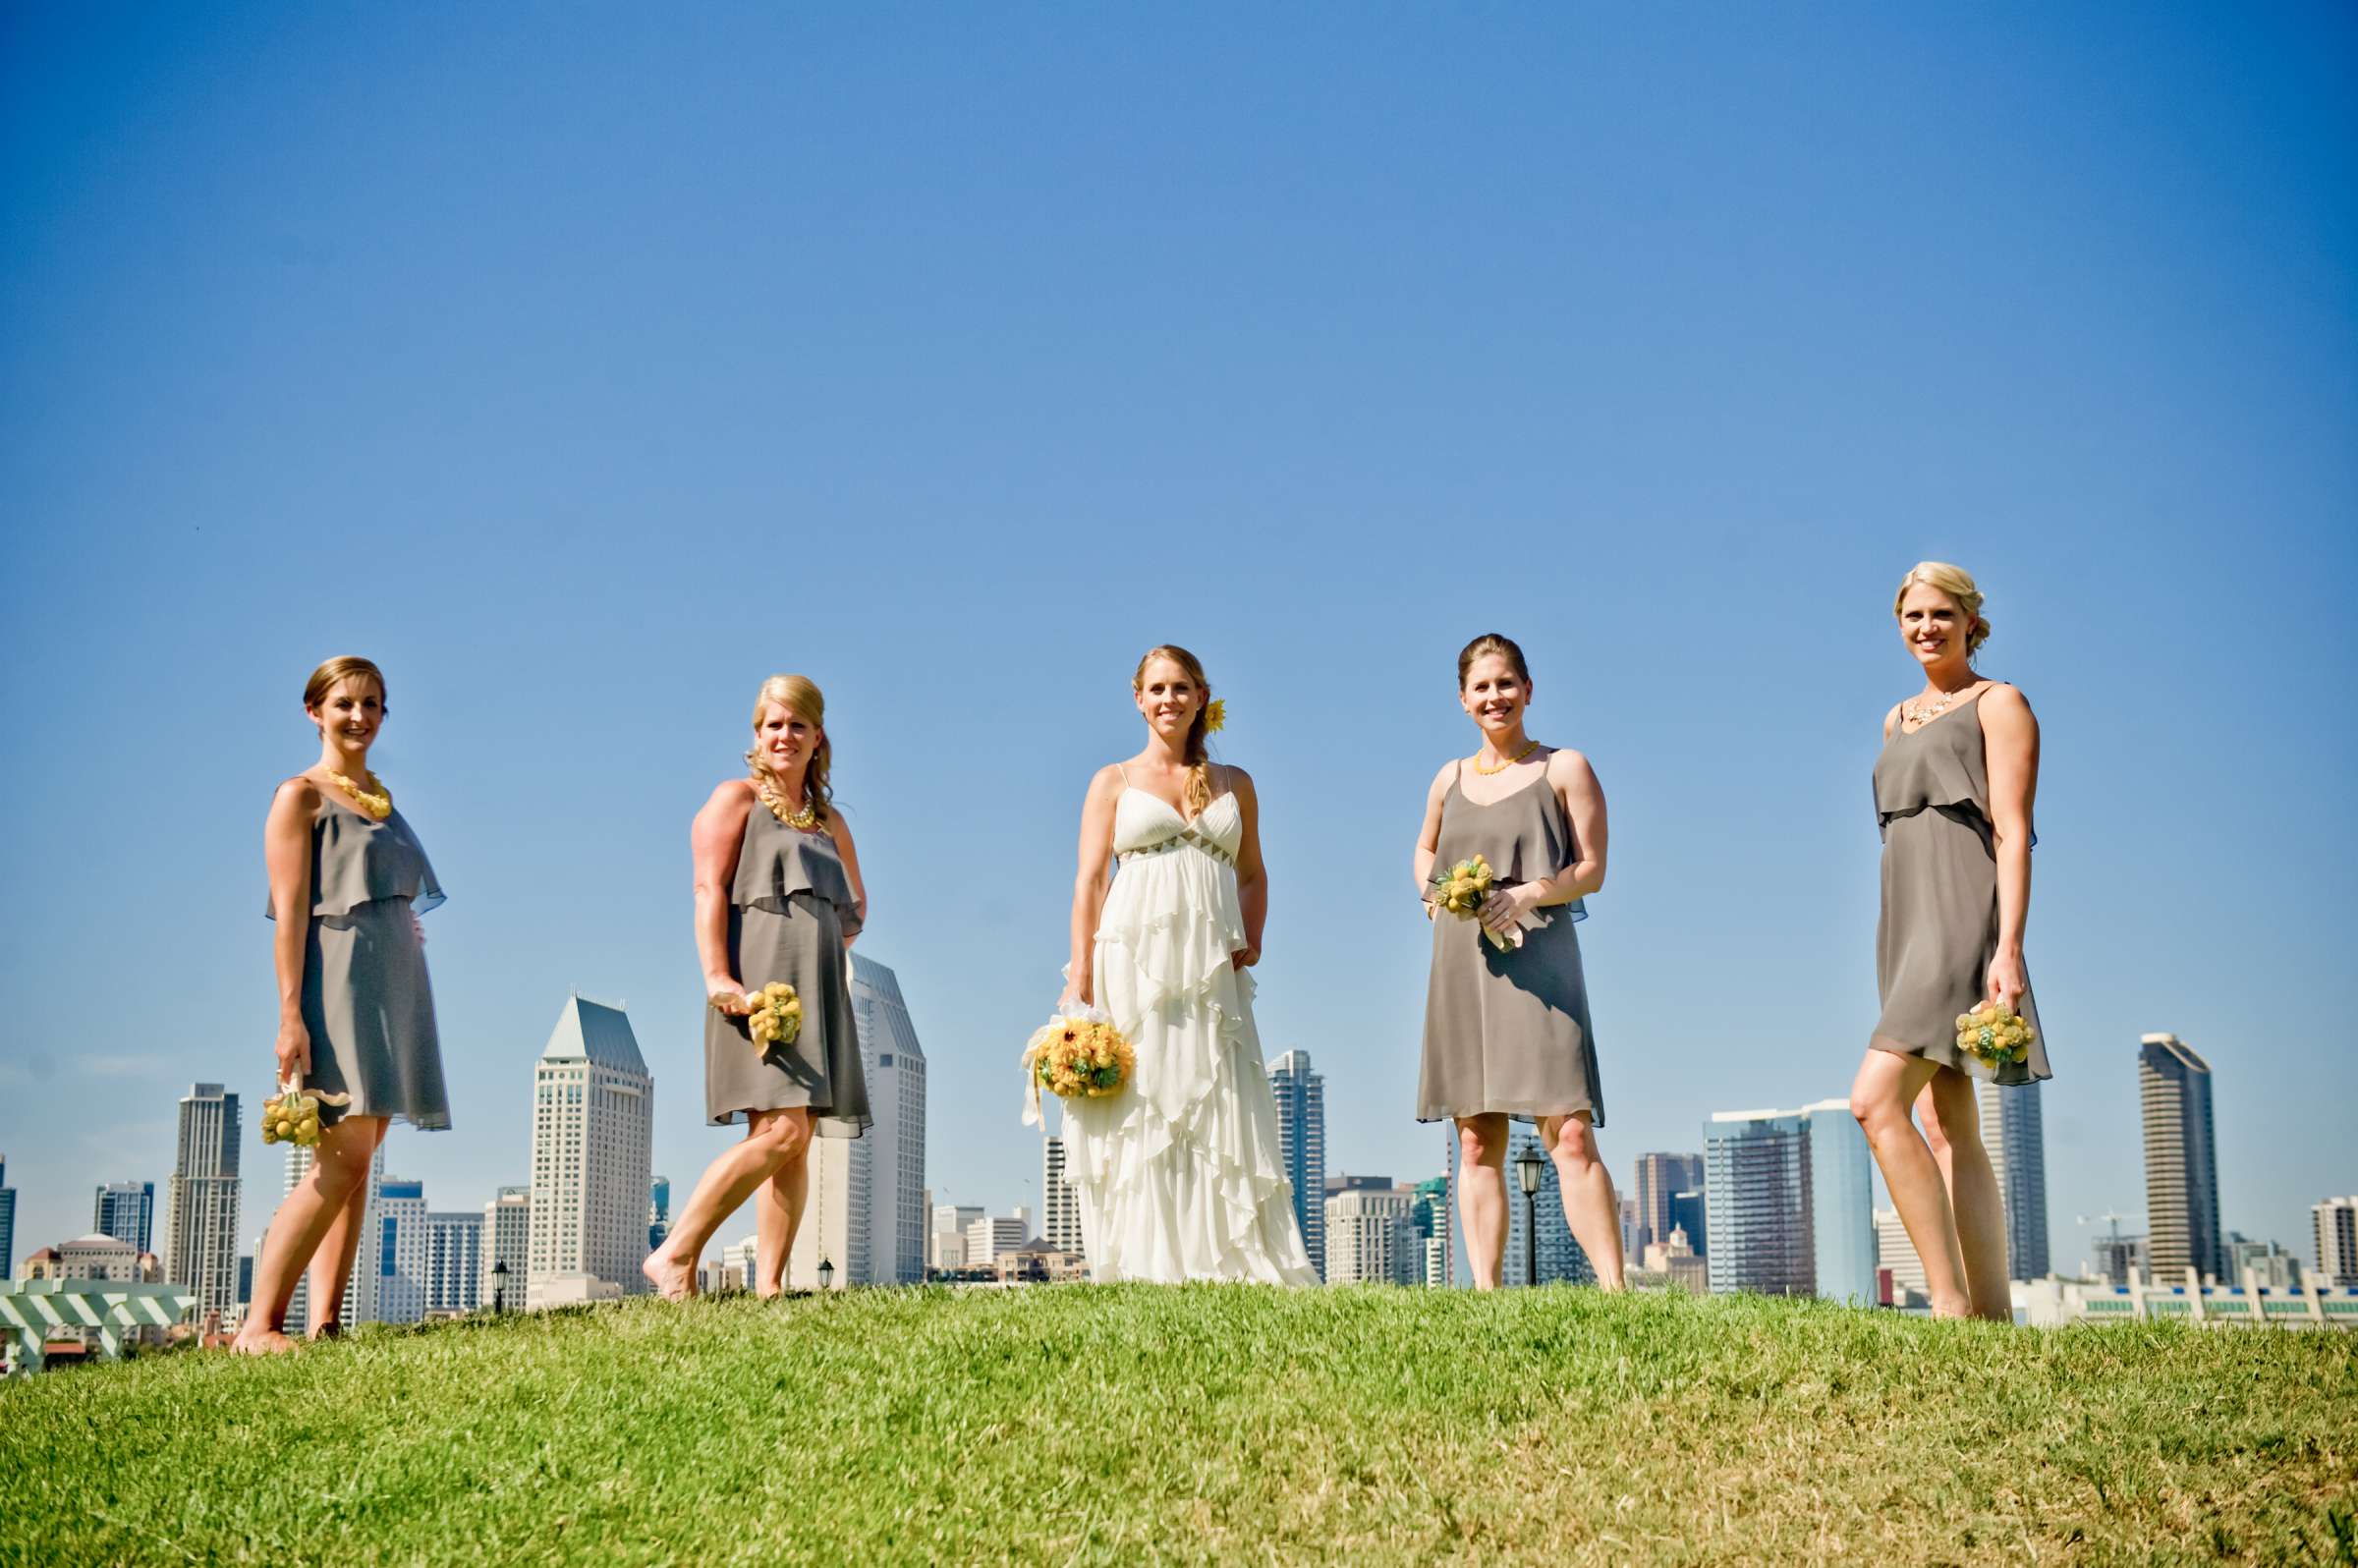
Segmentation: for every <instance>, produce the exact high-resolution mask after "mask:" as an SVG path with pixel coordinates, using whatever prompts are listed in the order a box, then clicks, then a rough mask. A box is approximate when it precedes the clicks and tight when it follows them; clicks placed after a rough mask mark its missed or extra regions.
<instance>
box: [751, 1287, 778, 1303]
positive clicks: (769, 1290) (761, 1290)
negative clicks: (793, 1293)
mask: <svg viewBox="0 0 2358 1568" xmlns="http://www.w3.org/2000/svg"><path fill="white" fill-rule="evenodd" d="M785 1294H786V1287H785V1286H784V1285H756V1286H755V1287H754V1295H755V1296H756V1297H757V1298H758V1299H759V1300H761V1301H776V1300H777V1299H778V1298H779V1297H780V1296H783V1295H785Z"/></svg>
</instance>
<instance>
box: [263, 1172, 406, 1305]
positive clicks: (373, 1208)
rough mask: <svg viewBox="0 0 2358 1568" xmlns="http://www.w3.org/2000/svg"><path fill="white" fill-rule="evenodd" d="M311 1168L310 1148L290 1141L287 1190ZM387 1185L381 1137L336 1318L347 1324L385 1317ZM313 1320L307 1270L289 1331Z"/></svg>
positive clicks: (294, 1298)
mask: <svg viewBox="0 0 2358 1568" xmlns="http://www.w3.org/2000/svg"><path fill="white" fill-rule="evenodd" d="M310 1169H311V1151H310V1150H309V1149H308V1148H304V1147H303V1146H302V1145H300V1144H289V1145H288V1146H287V1179H286V1193H287V1194H291V1193H293V1192H294V1191H295V1189H296V1188H297V1187H299V1186H300V1185H302V1183H303V1179H304V1177H306V1176H307V1175H309V1174H310ZM384 1187H385V1146H384V1144H383V1143H382V1142H381V1141H380V1142H379V1143H378V1144H377V1146H376V1152H375V1153H374V1154H371V1155H370V1156H369V1157H368V1196H367V1197H365V1198H364V1199H363V1200H361V1236H362V1238H363V1239H362V1244H361V1246H360V1248H359V1249H358V1250H357V1251H356V1252H355V1253H354V1254H353V1260H352V1277H351V1278H350V1279H348V1280H346V1281H345V1282H344V1306H343V1309H342V1310H341V1311H339V1312H338V1313H337V1314H336V1321H337V1322H338V1323H339V1324H340V1325H342V1326H343V1327H345V1328H354V1327H358V1326H359V1325H360V1324H362V1323H374V1322H382V1321H383V1320H384V1316H383V1303H382V1300H381V1297H380V1292H379V1287H380V1286H381V1285H382V1284H383V1283H384V1255H383V1242H384V1204H383V1194H384ZM281 1196H282V1198H283V1197H284V1196H285V1194H282V1195H281ZM254 1247H255V1251H256V1252H257V1253H258V1252H259V1251H260V1247H261V1244H260V1243H258V1242H257V1243H255V1244H254ZM310 1320H311V1277H310V1274H309V1271H308V1270H307V1271H306V1272H305V1273H304V1274H303V1275H302V1276H301V1277H300V1278H298V1279H297V1280H296V1281H295V1294H294V1295H292V1296H290V1297H288V1298H287V1322H288V1324H289V1325H290V1326H289V1328H288V1332H289V1333H295V1334H300V1333H302V1332H303V1330H304V1327H305V1325H307V1324H308V1323H309V1322H310Z"/></svg>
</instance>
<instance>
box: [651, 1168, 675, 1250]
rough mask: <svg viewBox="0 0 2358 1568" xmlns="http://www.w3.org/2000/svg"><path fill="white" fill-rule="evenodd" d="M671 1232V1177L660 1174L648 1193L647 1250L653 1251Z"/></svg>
mask: <svg viewBox="0 0 2358 1568" xmlns="http://www.w3.org/2000/svg"><path fill="white" fill-rule="evenodd" d="M670 1234H671V1178H670V1177H668V1176H658V1177H656V1178H655V1179H654V1181H653V1182H652V1183H650V1184H649V1190H648V1192H647V1195H646V1250H647V1251H648V1252H650V1253H651V1252H653V1251H654V1250H655V1249H656V1248H658V1247H660V1246H662V1245H663V1238H664V1237H666V1236H668V1235H670Z"/></svg>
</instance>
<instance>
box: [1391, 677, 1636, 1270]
mask: <svg viewBox="0 0 2358 1568" xmlns="http://www.w3.org/2000/svg"><path fill="white" fill-rule="evenodd" d="M1457 687H1458V692H1457V700H1458V704H1459V705H1460V706H1461V707H1463V708H1464V709H1465V710H1466V714H1467V716H1468V717H1470V718H1472V719H1473V720H1474V724H1475V727H1476V728H1477V729H1479V730H1480V731H1481V732H1482V745H1481V747H1480V748H1479V749H1478V750H1477V751H1476V752H1475V754H1474V755H1473V756H1470V757H1467V758H1464V759H1462V760H1459V761H1453V762H1451V763H1449V764H1448V765H1447V766H1446V767H1443V768H1442V769H1441V770H1440V772H1438V773H1437V774H1435V775H1434V776H1433V780H1432V788H1431V789H1430V790H1428V791H1427V792H1426V796H1425V826H1424V829H1423V831H1422V832H1421V833H1420V834H1419V835H1418V838H1417V854H1416V875H1417V888H1418V891H1419V893H1420V894H1422V895H1423V896H1424V898H1425V900H1426V906H1425V912H1426V914H1427V915H1428V916H1433V915H1434V910H1433V906H1432V872H1433V867H1434V866H1435V864H1438V865H1442V866H1454V865H1456V864H1457V863H1458V862H1460V861H1462V860H1466V859H1468V858H1470V857H1472V856H1475V855H1480V856H1482V857H1483V858H1484V859H1485V860H1487V861H1488V862H1489V864H1490V867H1491V868H1492V870H1493V871H1495V872H1496V874H1497V881H1496V883H1495V885H1494V889H1493V891H1492V892H1491V894H1490V897H1489V900H1488V902H1487V903H1486V904H1484V905H1483V907H1482V909H1481V911H1480V912H1479V915H1478V917H1477V920H1475V921H1468V920H1461V919H1459V918H1457V917H1455V916H1440V917H1438V918H1436V919H1435V920H1434V924H1433V930H1432V980H1431V981H1430V984H1429V989H1428V991H1427V994H1426V1002H1425V1063H1424V1070H1423V1079H1422V1082H1421V1084H1420V1085H1419V1088H1418V1096H1417V1119H1418V1120H1419V1121H1426V1122H1432V1121H1439V1120H1442V1119H1443V1118H1448V1119H1450V1120H1454V1121H1455V1122H1456V1123H1457V1136H1458V1152H1459V1160H1458V1170H1459V1181H1458V1217H1459V1221H1460V1223H1461V1224H1463V1225H1464V1227H1465V1235H1466V1256H1467V1258H1468V1260H1470V1261H1471V1262H1472V1264H1473V1268H1474V1284H1475V1287H1476V1288H1477V1289H1480V1290H1495V1289H1496V1288H1497V1286H1498V1279H1499V1272H1500V1268H1501V1266H1502V1264H1503V1262H1504V1260H1505V1255H1506V1233H1507V1207H1506V1204H1507V1198H1506V1146H1507V1123H1508V1120H1509V1119H1510V1118H1512V1119H1514V1120H1518V1121H1535V1122H1537V1123H1538V1126H1539V1134H1540V1143H1541V1145H1542V1146H1543V1147H1544V1148H1545V1149H1546V1150H1547V1152H1548V1154H1549V1156H1550V1157H1551V1158H1552V1159H1553V1160H1554V1161H1555V1170H1556V1179H1557V1182H1558V1184H1559V1186H1560V1187H1561V1189H1562V1192H1563V1199H1564V1217H1565V1219H1566V1220H1567V1221H1568V1222H1569V1224H1570V1226H1571V1230H1572V1234H1573V1236H1574V1237H1575V1238H1576V1239H1578V1241H1579V1242H1580V1245H1581V1248H1582V1250H1583V1251H1585V1252H1586V1253H1587V1254H1588V1255H1589V1261H1590V1262H1591V1263H1592V1264H1594V1265H1595V1267H1596V1270H1597V1282H1598V1283H1599V1284H1600V1285H1601V1286H1603V1287H1604V1288H1605V1289H1607V1290H1619V1289H1620V1288H1621V1286H1622V1275H1621V1204H1620V1201H1619V1200H1618V1199H1617V1198H1615V1196H1614V1194H1613V1179H1612V1176H1611V1175H1610V1174H1609V1173H1608V1172H1607V1171H1606V1170H1605V1168H1604V1161H1603V1160H1602V1159H1601V1158H1600V1157H1599V1155H1598V1152H1597V1139H1596V1134H1595V1133H1594V1132H1593V1131H1592V1129H1593V1128H1595V1127H1601V1126H1602V1125H1603V1124H1604V1097H1603V1091H1602V1090H1601V1089H1600V1087H1599V1084H1598V1081H1597V1044H1596V1035H1595V1032H1594V1031H1593V1030H1592V1029H1591V1028H1590V1025H1589V993H1588V985H1587V982H1586V981H1585V980H1583V978H1582V976H1581V967H1580V938H1579V936H1578V935H1577V934H1576V933H1575V932H1574V931H1573V929H1572V925H1573V923H1574V922H1575V921H1579V920H1584V919H1586V918H1587V911H1586V910H1585V909H1584V908H1583V907H1582V905H1581V903H1580V900H1581V899H1582V897H1583V896H1584V895H1586V894H1590V893H1594V892H1596V891H1597V890H1598V889H1599V888H1600V887H1602V886H1603V885H1604V846H1605V825H1604V791H1603V789H1602V788H1601V787H1600V785H1599V784H1598V782H1597V775H1596V773H1595V772H1594V771H1593V770H1592V769H1591V768H1590V766H1589V759H1588V758H1587V757H1585V756H1581V755H1580V754H1579V753H1578V752H1574V751H1563V750H1556V749H1553V748H1549V747H1544V746H1542V745H1541V744H1540V743H1539V742H1537V741H1535V740H1532V739H1531V738H1530V737H1528V736H1527V735H1525V734H1524V732H1523V718H1524V713H1525V710H1526V709H1527V708H1528V707H1529V706H1530V703H1531V696H1532V683H1531V670H1530V668H1529V667H1528V666H1527V665H1526V664H1525V663H1524V662H1523V650H1522V649H1521V648H1519V647H1517V646H1516V645H1515V644H1513V643H1512V642H1511V641H1509V640H1508V639H1506V638H1503V637H1500V636H1498V635H1496V634H1495V633H1491V634H1488V635H1486V636H1483V637H1478V638H1476V639H1475V640H1474V641H1473V642H1471V643H1468V644H1466V646H1465V651H1463V652H1461V653H1460V654H1458V656H1457ZM1469 762H1470V763H1472V764H1473V765H1472V767H1471V769H1469V768H1468V766H1467V764H1468V763H1469ZM1567 906H1568V907H1567ZM1534 920H1540V921H1544V924H1540V925H1539V926H1538V928H1536V929H1531V928H1528V926H1529V924H1530V923H1532V922H1533V921H1534ZM1478 923H1479V924H1480V925H1481V926H1483V927H1487V928H1488V929H1489V930H1493V931H1497V932H1500V933H1502V934H1504V933H1511V932H1514V931H1516V930H1517V929H1519V928H1520V929H1522V930H1523V935H1522V943H1521V945H1520V946H1519V947H1509V948H1507V949H1506V950H1504V951H1503V952H1502V951H1500V950H1499V949H1498V948H1496V947H1495V946H1493V945H1492V944H1491V943H1490V942H1489V940H1488V938H1487V937H1486V936H1485V935H1484V934H1483V931H1482V930H1478V929H1477V928H1476V925H1477V924H1478Z"/></svg>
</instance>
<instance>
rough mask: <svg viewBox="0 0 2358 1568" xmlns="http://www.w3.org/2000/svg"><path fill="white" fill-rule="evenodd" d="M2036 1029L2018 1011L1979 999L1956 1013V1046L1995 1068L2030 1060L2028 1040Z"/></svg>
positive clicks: (2037, 1033) (2037, 1035)
mask: <svg viewBox="0 0 2358 1568" xmlns="http://www.w3.org/2000/svg"><path fill="white" fill-rule="evenodd" d="M2038 1037H2039V1032H2038V1031H2037V1030H2035V1029H2033V1028H2031V1026H2030V1024H2029V1023H2028V1022H2027V1021H2026V1020H2025V1019H2024V1018H2023V1016H2022V1015H2021V1014H2020V1013H2009V1012H2007V1011H2006V1010H2005V1009H2004V1008H2002V1007H2000V1006H1998V1005H1997V1004H1996V1003H1995V1002H1981V1003H1978V1004H1976V1005H1975V1007H1974V1009H1973V1011H1971V1012H1969V1013H1959V1014H1958V1015H1957V1049H1958V1050H1961V1051H1963V1052H1964V1053H1965V1054H1966V1055H1968V1056H1970V1057H1972V1058H1973V1059H1974V1060H1975V1061H1977V1062H1980V1063H1981V1064H1982V1065H1983V1066H1984V1067H1987V1068H1990V1069H1991V1070H1992V1071H1995V1070H1997V1069H1998V1068H2001V1067H2004V1066H2005V1065H2006V1064H2007V1063H2008V1062H2022V1061H2028V1060H2030V1056H2031V1041H2033V1040H2035V1039H2037V1038H2038Z"/></svg>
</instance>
